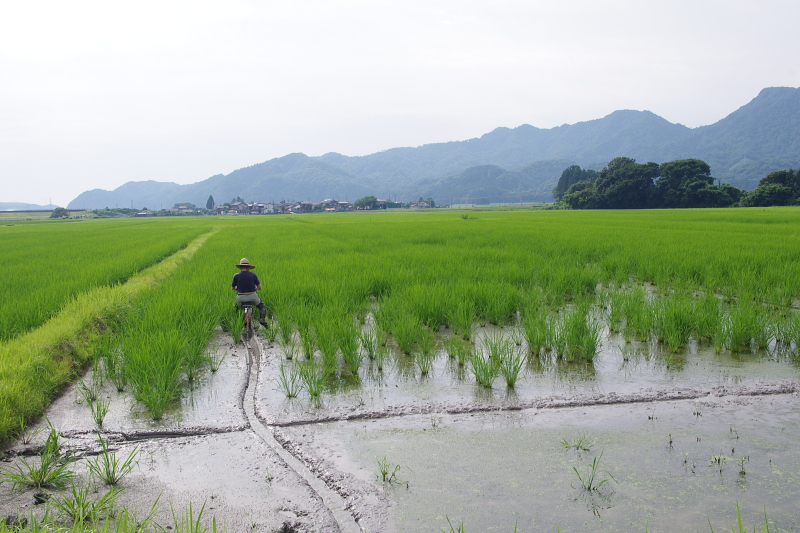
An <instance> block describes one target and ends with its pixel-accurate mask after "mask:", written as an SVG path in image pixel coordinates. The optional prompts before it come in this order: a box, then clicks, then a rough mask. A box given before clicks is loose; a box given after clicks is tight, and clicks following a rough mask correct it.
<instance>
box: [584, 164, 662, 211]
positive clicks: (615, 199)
mask: <svg viewBox="0 0 800 533" xmlns="http://www.w3.org/2000/svg"><path fill="white" fill-rule="evenodd" d="M658 168H659V166H658V164H657V163H652V162H651V163H646V164H644V165H642V164H639V163H637V162H636V160H635V159H631V158H630V157H615V158H614V159H612V160H611V161H609V163H608V165H606V167H605V168H604V169H603V170H601V171H600V174H599V175H598V176H597V179H596V180H595V183H596V187H597V195H598V204H599V205H598V207H599V208H600V209H642V208H645V207H648V206H649V203H650V202H649V200H650V196H651V192H652V190H653V187H654V184H653V179H654V178H655V177H656V176H658Z"/></svg>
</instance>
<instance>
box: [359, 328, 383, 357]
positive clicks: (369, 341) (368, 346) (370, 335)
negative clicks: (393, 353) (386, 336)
mask: <svg viewBox="0 0 800 533" xmlns="http://www.w3.org/2000/svg"><path fill="white" fill-rule="evenodd" d="M358 343H359V344H360V345H361V349H362V350H363V351H364V353H365V354H366V355H367V357H369V358H370V359H375V356H376V355H377V353H378V349H379V348H380V344H379V342H378V333H377V331H376V330H375V329H373V328H369V329H362V330H360V331H359V332H358Z"/></svg>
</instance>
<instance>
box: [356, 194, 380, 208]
mask: <svg viewBox="0 0 800 533" xmlns="http://www.w3.org/2000/svg"><path fill="white" fill-rule="evenodd" d="M353 205H354V206H355V207H356V208H357V209H377V208H378V199H377V198H375V197H374V196H365V197H363V198H359V199H358V200H356V201H355V203H353Z"/></svg>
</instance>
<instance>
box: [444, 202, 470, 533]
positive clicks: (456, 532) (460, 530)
mask: <svg viewBox="0 0 800 533" xmlns="http://www.w3.org/2000/svg"><path fill="white" fill-rule="evenodd" d="M461 218H469V216H468V215H466V214H464V215H461ZM445 518H446V519H447V525H448V527H449V528H450V529H442V533H466V530H465V529H464V522H463V521H462V522H461V524H460V525H459V526H458V527H457V528H456V527H455V526H454V525H453V523H452V522H451V521H450V517H449V516H445Z"/></svg>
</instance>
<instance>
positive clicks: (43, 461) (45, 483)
mask: <svg viewBox="0 0 800 533" xmlns="http://www.w3.org/2000/svg"><path fill="white" fill-rule="evenodd" d="M70 462H71V458H70V457H69V456H66V455H62V454H61V449H60V444H59V442H58V432H57V431H56V430H55V429H53V428H52V427H51V428H50V431H49V433H48V436H47V439H46V440H45V444H44V446H43V448H42V450H41V451H40V452H39V457H38V459H36V460H33V461H31V462H28V460H27V459H25V458H20V462H19V463H17V464H16V465H14V466H11V467H0V477H1V478H2V481H4V482H9V483H11V484H12V485H14V487H15V488H16V487H35V488H37V489H40V488H43V487H48V488H49V487H51V488H57V489H61V488H64V487H66V485H67V483H68V482H69V481H71V480H72V478H73V477H74V473H73V472H72V471H71V470H70V469H69V463H70Z"/></svg>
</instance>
